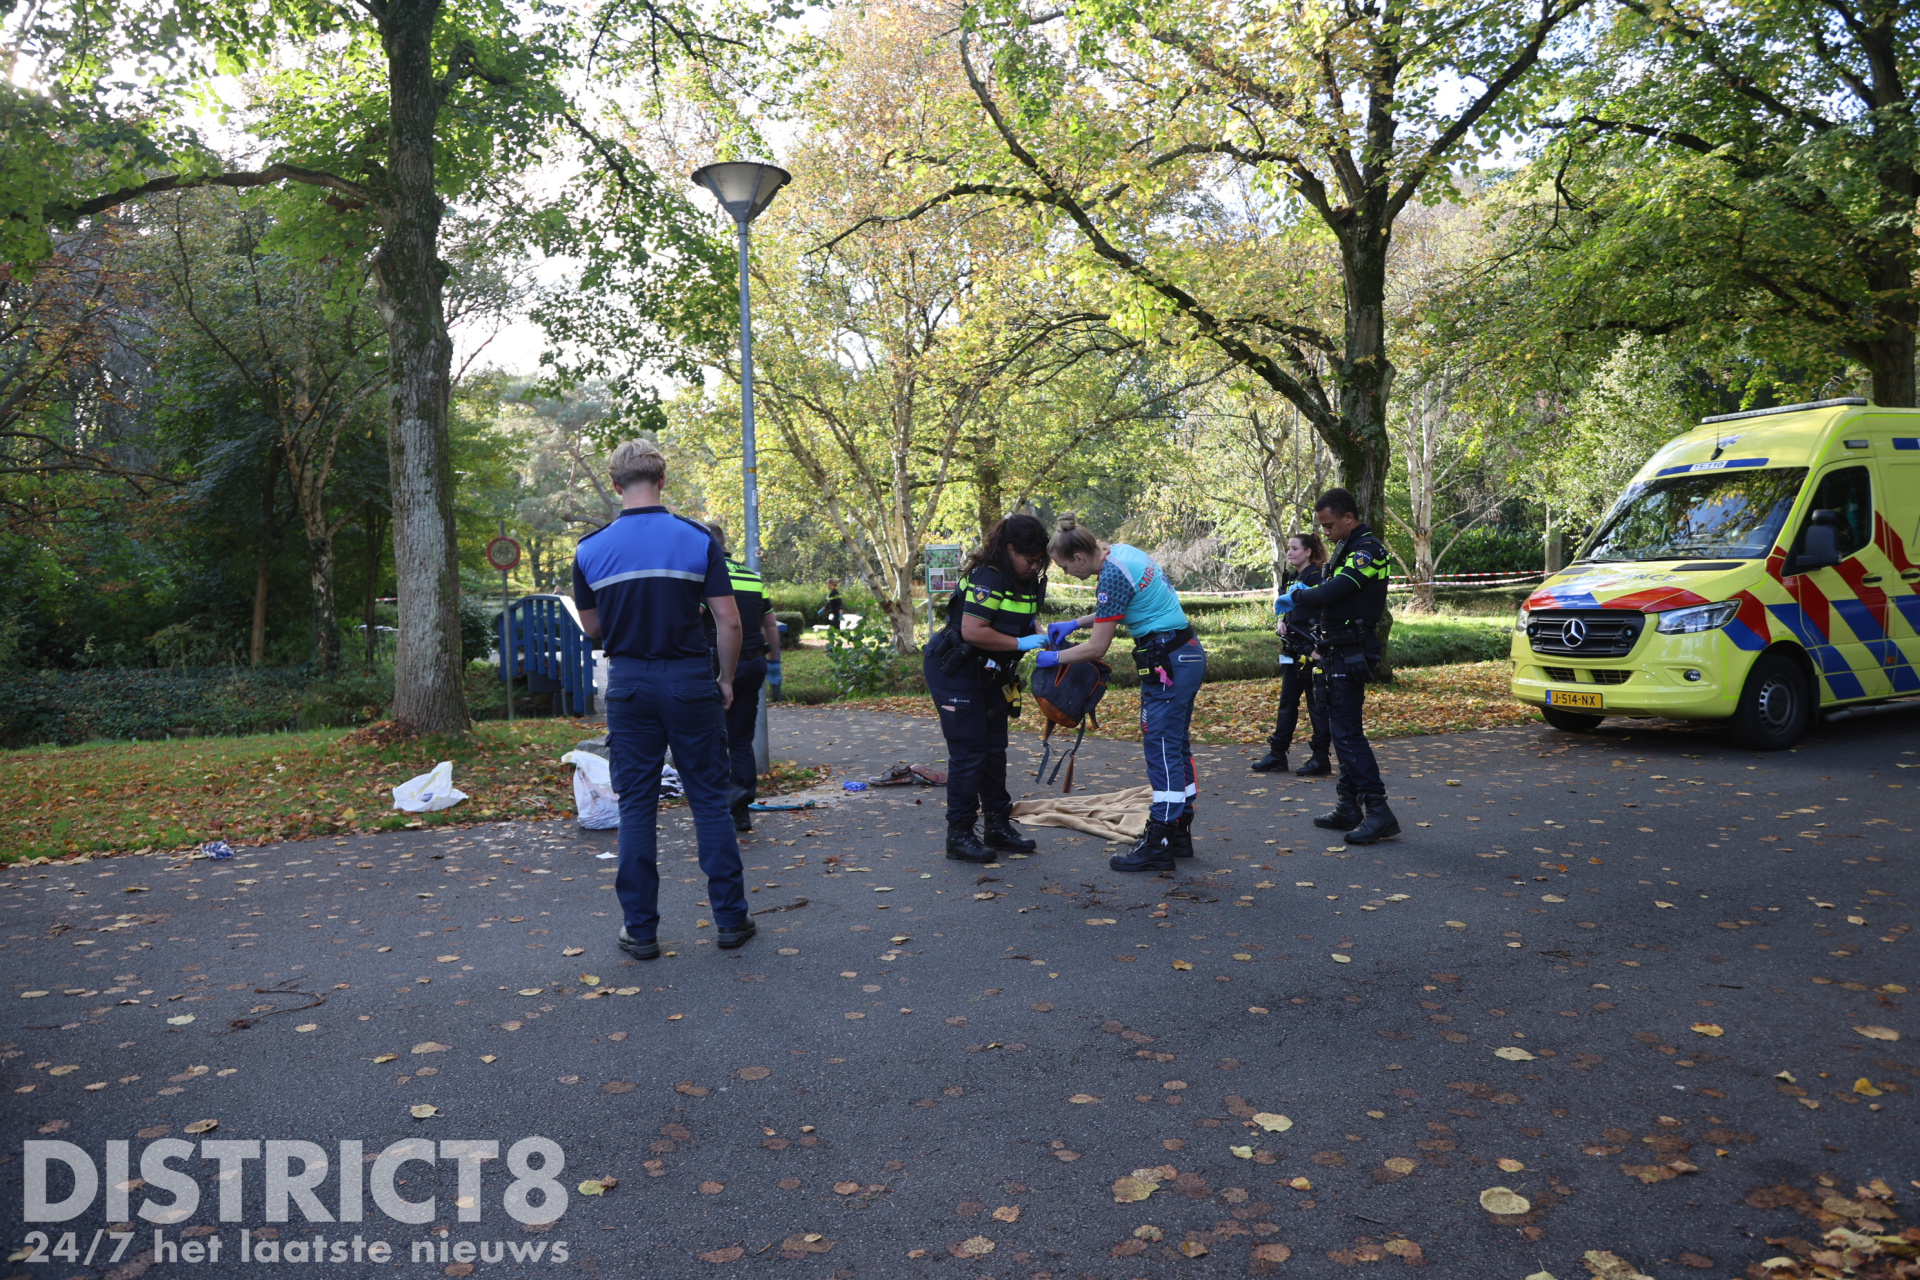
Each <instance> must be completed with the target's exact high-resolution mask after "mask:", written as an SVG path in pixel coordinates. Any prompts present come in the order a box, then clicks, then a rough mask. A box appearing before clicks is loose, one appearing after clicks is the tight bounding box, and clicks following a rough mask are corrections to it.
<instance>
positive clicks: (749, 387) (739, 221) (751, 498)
mask: <svg viewBox="0 0 1920 1280" xmlns="http://www.w3.org/2000/svg"><path fill="white" fill-rule="evenodd" d="M792 179H793V175H792V174H790V173H788V172H787V171H786V170H785V169H782V168H780V167H779V166H778V165H771V164H760V163H758V162H756V161H752V160H736V161H729V162H727V163H724V164H709V165H703V166H702V167H700V168H698V169H695V170H694V171H693V181H694V183H695V185H697V186H701V187H705V188H706V189H707V190H708V191H711V192H712V193H713V197H714V199H716V200H718V201H719V202H720V207H721V208H722V209H725V210H726V211H727V214H728V216H730V217H731V218H732V219H733V221H734V227H735V229H736V231H737V233H738V237H739V245H740V445H741V450H740V472H741V482H742V486H743V488H744V490H745V499H746V501H745V506H746V525H747V528H746V561H747V568H749V569H752V570H753V571H754V572H756V573H758V572H759V570H760V473H759V459H758V454H757V451H756V450H755V447H754V439H753V306H752V298H751V297H750V294H749V289H748V284H747V248H748V245H747V227H748V226H749V224H751V223H752V222H753V220H754V219H755V218H757V217H759V216H760V214H761V213H762V212H763V211H764V210H765V209H766V207H767V206H768V205H770V204H772V203H773V198H774V196H776V195H777V194H779V191H780V188H781V187H784V186H786V185H787V183H788V182H790V181H792ZM774 656H775V657H778V656H779V655H777V654H776V655H774ZM753 760H754V766H753V767H754V770H755V771H756V772H758V773H765V772H766V771H767V764H768V749H767V690H766V686H765V685H762V686H761V688H760V708H759V711H758V713H757V714H756V715H755V717H754V727H753Z"/></svg>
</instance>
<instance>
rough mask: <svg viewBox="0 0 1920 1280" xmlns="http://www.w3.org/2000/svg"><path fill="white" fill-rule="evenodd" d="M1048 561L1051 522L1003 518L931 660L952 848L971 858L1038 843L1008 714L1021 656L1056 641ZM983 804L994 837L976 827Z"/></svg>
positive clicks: (1016, 693) (951, 608)
mask: <svg viewBox="0 0 1920 1280" xmlns="http://www.w3.org/2000/svg"><path fill="white" fill-rule="evenodd" d="M1046 562H1047V528H1046V526H1045V525H1043V524H1041V523H1040V522H1039V521H1038V520H1036V519H1034V518H1033V517H1032V516H1029V515H1014V516H1008V517H1007V518H1006V519H1005V520H1002V521H1001V522H1000V523H999V524H997V525H995V526H994V527H993V532H991V533H989V534H988V535H987V541H986V545H984V546H982V547H981V548H980V549H979V550H978V551H975V552H974V553H973V555H972V556H970V557H969V558H968V559H967V563H966V567H965V573H966V582H965V583H964V584H963V585H962V586H961V587H960V589H959V590H958V591H956V592H954V594H953V599H952V601H950V602H949V604H948V606H947V625H946V627H945V628H944V629H942V630H940V631H938V632H936V633H935V634H934V636H933V638H932V639H931V640H929V641H928V642H927V647H926V650H925V653H926V657H925V659H924V661H923V662H922V668H921V669H922V670H923V671H924V672H925V673H926V678H927V692H929V693H931V694H932V695H933V705H934V707H935V708H936V709H937V710H938V711H939V713H940V732H941V734H942V735H944V736H945V738H946V740H947V856H948V857H949V858H957V859H959V860H960V861H962V862H992V861H993V860H994V858H995V857H996V856H997V855H998V854H1000V853H1029V852H1031V851H1032V850H1033V848H1034V843H1033V841H1031V840H1028V839H1026V838H1024V837H1023V836H1021V834H1020V833H1019V831H1018V830H1016V829H1015V828H1014V825H1013V821H1012V819H1011V817H1010V816H1009V814H1010V813H1011V811H1012V809H1013V798H1012V797H1011V796H1009V795H1008V794H1007V717H1008V716H1009V714H1011V712H1012V709H1013V708H1014V707H1016V706H1017V705H1018V699H1019V697H1020V686H1019V665H1020V655H1021V654H1022V653H1024V652H1026V651H1027V650H1029V649H1038V648H1039V647H1040V646H1041V645H1043V644H1045V643H1046V637H1045V636H1044V635H1042V634H1039V632H1038V630H1037V623H1038V616H1037V615H1038V613H1039V610H1040V598H1041V596H1042V595H1044V594H1045V587H1044V586H1043V585H1042V582H1041V579H1040V570H1041V568H1042V566H1044V565H1045V564H1046ZM980 808H984V809H985V810H986V819H987V820H986V831H985V836H984V839H983V838H982V837H980V836H976V835H975V834H974V832H973V818H974V813H975V812H976V810H978V809H980Z"/></svg>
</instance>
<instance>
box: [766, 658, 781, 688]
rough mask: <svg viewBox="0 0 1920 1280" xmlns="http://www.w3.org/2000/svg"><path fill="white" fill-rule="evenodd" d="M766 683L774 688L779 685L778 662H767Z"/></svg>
mask: <svg viewBox="0 0 1920 1280" xmlns="http://www.w3.org/2000/svg"><path fill="white" fill-rule="evenodd" d="M767 683H768V684H770V685H772V686H773V687H774V688H776V689H778V688H779V687H780V664H779V663H778V662H769V663H768V664H767Z"/></svg>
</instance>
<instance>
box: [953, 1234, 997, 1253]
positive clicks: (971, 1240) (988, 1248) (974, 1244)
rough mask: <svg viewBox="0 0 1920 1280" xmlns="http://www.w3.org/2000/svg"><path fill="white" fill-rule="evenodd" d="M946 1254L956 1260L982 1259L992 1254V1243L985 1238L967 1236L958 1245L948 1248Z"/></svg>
mask: <svg viewBox="0 0 1920 1280" xmlns="http://www.w3.org/2000/svg"><path fill="white" fill-rule="evenodd" d="M947 1252H949V1253H951V1254H952V1255H953V1256H954V1257H956V1258H984V1257H986V1256H987V1255H988V1254H990V1253H992V1252H993V1241H991V1240H989V1239H987V1238H986V1237H985V1236H968V1237H967V1238H966V1239H965V1240H962V1241H961V1242H960V1243H959V1244H956V1245H953V1246H951V1247H949V1248H948V1250H947Z"/></svg>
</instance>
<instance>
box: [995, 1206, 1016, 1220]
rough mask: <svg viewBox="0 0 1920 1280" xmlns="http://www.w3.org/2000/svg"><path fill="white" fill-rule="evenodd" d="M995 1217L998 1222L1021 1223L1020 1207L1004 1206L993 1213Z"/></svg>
mask: <svg viewBox="0 0 1920 1280" xmlns="http://www.w3.org/2000/svg"><path fill="white" fill-rule="evenodd" d="M993 1217H994V1220H995V1221H996V1222H1018V1221H1020V1206H1019V1205H1016V1204H1003V1205H1001V1206H1000V1207H999V1208H998V1209H995V1210H994V1211H993Z"/></svg>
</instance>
